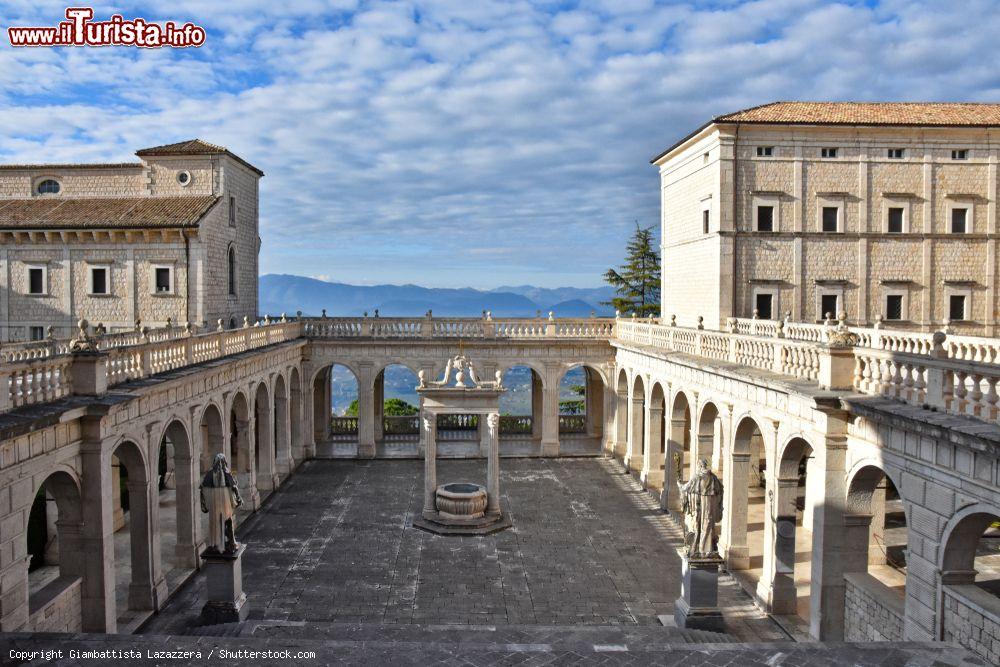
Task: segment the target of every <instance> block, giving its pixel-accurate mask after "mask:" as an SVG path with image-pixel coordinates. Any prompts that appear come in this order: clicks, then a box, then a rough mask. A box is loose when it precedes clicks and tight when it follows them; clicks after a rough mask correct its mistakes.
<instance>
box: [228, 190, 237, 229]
mask: <svg viewBox="0 0 1000 667" xmlns="http://www.w3.org/2000/svg"><path fill="white" fill-rule="evenodd" d="M229 226H230V227H235V226H236V197H232V196H230V197H229Z"/></svg>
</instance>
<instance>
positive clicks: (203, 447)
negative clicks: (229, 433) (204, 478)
mask: <svg viewBox="0 0 1000 667" xmlns="http://www.w3.org/2000/svg"><path fill="white" fill-rule="evenodd" d="M222 415H223V410H222V408H220V407H219V404H218V403H216V402H215V401H209V402H208V403H206V404H205V407H204V408H203V409H202V411H201V415H200V416H199V418H198V429H199V436H200V437H199V443H200V444H199V446H198V448H197V449H198V453H199V456H198V459H199V472H200V473H205V472H208V471H209V470H211V468H212V459H214V458H215V455H216V454H225V453H226V450H227V448H226V428H225V424H226V421H225V420H224V419H223V418H222ZM228 460H229V464H230V466H231V467H232V465H233V463H234V462H233V460H232V456H231V455H229V457H228Z"/></svg>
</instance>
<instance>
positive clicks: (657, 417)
mask: <svg viewBox="0 0 1000 667" xmlns="http://www.w3.org/2000/svg"><path fill="white" fill-rule="evenodd" d="M666 404H667V403H666V392H665V391H664V389H663V385H662V384H660V383H659V382H654V383H653V386H652V389H651V390H650V392H649V401H648V402H647V403H646V414H645V416H644V418H643V421H644V426H645V429H646V432H645V434H644V437H643V439H644V440H645V442H646V448H645V451H644V454H643V458H642V475H641V478H642V481H643V484H645V485H646V487H647V488H651V489H656V490H661V489H663V480H664V474H663V472H664V471H663V466H664V457H665V454H666V434H665V430H664V428H663V417H664V414H665V413H666Z"/></svg>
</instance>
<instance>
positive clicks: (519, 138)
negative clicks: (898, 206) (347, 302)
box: [0, 0, 1000, 287]
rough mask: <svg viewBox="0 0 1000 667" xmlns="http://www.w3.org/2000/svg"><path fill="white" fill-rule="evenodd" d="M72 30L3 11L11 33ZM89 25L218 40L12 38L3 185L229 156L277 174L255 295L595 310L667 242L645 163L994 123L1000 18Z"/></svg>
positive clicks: (633, 0) (588, 13)
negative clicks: (424, 289)
mask: <svg viewBox="0 0 1000 667" xmlns="http://www.w3.org/2000/svg"><path fill="white" fill-rule="evenodd" d="M72 4H85V3H72ZM65 6H66V5H65V3H52V2H39V1H37V0H30V1H28V0H24V1H22V0H14V1H8V2H0V27H3V28H6V27H7V26H10V25H54V24H56V23H57V22H58V21H59V20H61V19H62V16H63V11H64V9H65ZM93 6H94V9H95V18H96V19H106V18H107V17H108V16H110V15H111V14H113V13H116V12H117V13H121V14H123V15H124V16H125V18H134V17H136V16H141V17H143V18H146V19H149V20H157V21H165V20H174V21H177V22H185V21H193V22H195V23H197V24H199V25H202V26H204V27H205V28H206V29H207V30H208V39H207V42H206V44H205V46H203V47H201V48H199V49H187V50H170V49H158V50H140V49H134V48H127V47H112V48H99V49H98V48H65V49H13V48H11V47H10V46H9V44H8V43H7V40H6V34H5V31H4V35H3V37H2V39H0V41H2V46H0V128H2V130H0V162H5V163H11V162H39V161H49V162H64V161H67V162H68V161H81V160H88V161H89V160H115V161H118V160H129V159H132V157H131V154H132V152H133V151H134V150H136V149H137V148H140V147H143V146H150V145H156V144H162V143H168V142H173V141H177V140H181V139H187V138H191V137H201V138H203V139H205V140H207V141H210V142H213V143H218V144H223V145H225V146H227V147H229V148H230V149H231V150H233V151H234V152H235V153H237V154H239V155H240V156H242V157H244V158H246V159H247V160H248V161H250V162H251V163H253V164H255V165H257V166H259V167H260V168H261V169H263V170H264V171H265V172H266V173H267V176H266V178H264V179H263V181H262V185H261V236H262V237H263V243H264V246H263V250H262V253H261V271H262V272H263V273H275V272H281V273H296V274H300V275H308V276H316V277H322V278H324V279H328V280H334V281H343V282H353V283H364V284H371V283H382V282H394V283H400V282H413V283H418V284H422V285H430V286H463V285H472V286H476V287H493V286H497V285H501V284H521V283H532V284H536V285H543V286H550V287H551V286H558V285H579V286H594V285H597V284H599V283H600V275H601V273H602V272H603V271H604V269H606V268H607V267H608V266H610V265H612V264H614V263H616V262H617V261H618V260H619V259H620V255H621V252H622V249H623V247H624V244H625V241H626V238H627V236H628V235H629V232H630V230H631V229H633V228H634V224H635V222H636V221H638V222H639V224H641V225H644V226H645V225H654V224H656V223H657V220H658V216H657V208H658V203H659V202H658V195H657V179H656V174H655V170H654V169H653V168H652V167H651V166H650V165H649V164H648V161H649V159H650V157H651V156H653V155H654V154H656V153H657V152H659V151H660V150H661V149H663V148H664V147H666V146H667V145H669V144H670V143H672V142H673V141H674V140H676V139H677V138H679V137H681V136H683V135H685V134H687V133H688V132H689V131H691V130H692V129H694V128H695V127H696V126H698V125H700V124H701V123H702V122H704V121H705V120H707V119H708V118H709V117H711V116H713V115H717V114H720V113H724V112H729V111H733V110H736V109H739V108H742V107H746V106H751V105H754V104H760V103H763V102H767V101H771V100H776V99H803V100H970V101H998V100H1000V68H998V67H997V66H996V63H997V62H1000V39H997V35H1000V11H998V9H1000V5H998V2H997V1H995V0H993V1H991V0H963V1H962V2H938V1H930V2H914V1H907V0H886V1H885V2H872V1H869V2H842V3H830V2H819V1H813V0H759V1H756V2H737V1H735V0H733V1H730V0H719V1H717V2H653V1H652V0H603V1H602V0H595V1H580V2H569V1H564V2H545V1H536V2H529V1H518V0H513V1H509V2H495V1H492V0H430V1H427V2H407V1H404V2H356V1H353V0H300V1H295V0H249V1H247V2H235V1H233V2H194V1H190V0H179V1H175V2H171V3H163V2H157V3H122V4H115V5H110V4H103V3H101V4H95V5H93Z"/></svg>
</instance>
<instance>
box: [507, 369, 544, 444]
mask: <svg viewBox="0 0 1000 667" xmlns="http://www.w3.org/2000/svg"><path fill="white" fill-rule="evenodd" d="M503 386H504V387H505V388H506V389H507V391H505V392H504V393H503V394H501V395H500V438H501V440H505V441H507V442H508V443H511V444H513V443H518V442H520V443H523V444H525V445H526V446H532V447H535V446H537V447H541V442H542V426H543V423H542V422H543V419H544V416H543V394H544V391H543V381H542V376H541V375H539V373H538V372H537V371H535V370H534V369H533V368H531V367H530V366H525V365H517V366H511V367H509V368H507V369H506V370H505V371H504V372H503ZM509 446H511V445H510V444H508V447H509Z"/></svg>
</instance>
